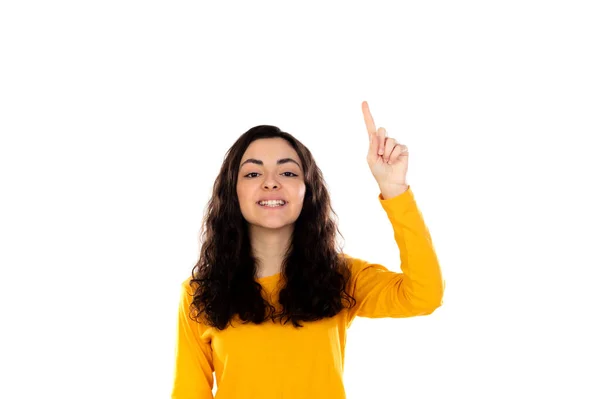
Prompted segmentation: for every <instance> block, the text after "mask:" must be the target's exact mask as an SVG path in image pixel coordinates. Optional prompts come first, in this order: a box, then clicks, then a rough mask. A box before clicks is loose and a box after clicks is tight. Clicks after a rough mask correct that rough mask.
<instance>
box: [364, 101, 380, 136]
mask: <svg viewBox="0 0 600 399" xmlns="http://www.w3.org/2000/svg"><path fill="white" fill-rule="evenodd" d="M362 112H363V116H364V117H365V125H367V132H369V138H370V137H371V135H373V134H375V133H376V132H377V129H376V128H375V121H374V120H373V116H371V111H369V104H367V102H366V101H363V102H362Z"/></svg>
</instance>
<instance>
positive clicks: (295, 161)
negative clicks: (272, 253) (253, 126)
mask: <svg viewBox="0 0 600 399" xmlns="http://www.w3.org/2000/svg"><path fill="white" fill-rule="evenodd" d="M302 168H303V165H302V164H301V162H300V157H299V156H298V153H297V152H296V151H295V150H294V149H293V148H292V146H291V145H290V144H289V143H288V142H287V141H286V140H284V139H282V138H279V137H277V138H269V139H258V140H255V141H253V142H252V143H251V144H250V145H249V146H248V148H247V149H246V151H245V152H244V155H243V156H242V160H241V163H240V171H239V173H238V179H237V195H238V200H239V203H240V208H241V211H242V215H243V216H244V219H246V221H247V222H248V223H249V224H251V225H254V226H260V227H264V228H269V229H278V228H282V227H285V226H290V225H292V226H293V224H294V222H295V221H296V219H298V216H299V215H300V212H301V211H302V203H303V201H304V193H305V191H306V186H305V184H304V174H303V169H302ZM263 199H282V200H284V201H285V205H283V206H275V207H270V206H268V205H267V206H264V205H260V204H259V201H260V200H263Z"/></svg>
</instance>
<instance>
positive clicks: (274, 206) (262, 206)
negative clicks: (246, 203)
mask: <svg viewBox="0 0 600 399" xmlns="http://www.w3.org/2000/svg"><path fill="white" fill-rule="evenodd" d="M256 204H257V205H258V206H260V207H261V208H270V209H277V208H284V207H285V206H286V205H287V204H288V202H287V201H284V203H283V205H279V204H276V205H267V204H265V205H261V204H260V202H257V203H256Z"/></svg>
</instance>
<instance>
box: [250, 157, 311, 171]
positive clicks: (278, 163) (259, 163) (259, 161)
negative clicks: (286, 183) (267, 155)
mask: <svg viewBox="0 0 600 399" xmlns="http://www.w3.org/2000/svg"><path fill="white" fill-rule="evenodd" d="M288 162H293V163H295V164H296V165H298V167H299V168H300V169H302V168H301V167H300V164H299V163H298V162H296V161H295V160H293V159H292V158H283V159H279V160H277V165H282V164H284V163H288ZM247 163H255V164H257V165H264V163H263V161H261V160H260V159H254V158H248V159H246V160H245V161H244V162H243V163H242V164H241V165H240V168H241V167H242V166H244V165H245V164H247Z"/></svg>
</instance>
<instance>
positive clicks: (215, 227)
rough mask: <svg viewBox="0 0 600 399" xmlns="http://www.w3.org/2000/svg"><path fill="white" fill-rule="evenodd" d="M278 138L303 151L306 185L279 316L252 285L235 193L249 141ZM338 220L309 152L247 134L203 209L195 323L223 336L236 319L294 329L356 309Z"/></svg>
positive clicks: (277, 133) (266, 133)
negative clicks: (271, 322)
mask: <svg viewBox="0 0 600 399" xmlns="http://www.w3.org/2000/svg"><path fill="white" fill-rule="evenodd" d="M276 137H279V138H283V139H285V140H287V141H288V142H289V144H290V145H291V146H292V147H293V148H294V149H295V150H296V152H297V153H298V155H299V157H300V160H301V161H302V165H303V173H304V182H305V186H306V191H305V195H304V202H303V205H302V211H301V212H300V215H299V216H298V219H297V220H296V222H295V223H294V230H293V234H292V239H291V242H290V245H289V247H288V249H287V252H286V253H285V256H284V261H283V264H282V272H281V277H282V280H283V284H284V285H282V288H281V290H280V292H279V303H280V305H281V311H280V312H279V313H276V312H275V311H276V309H275V307H273V306H272V305H271V304H270V303H269V302H268V301H266V300H265V299H264V298H263V296H262V295H261V290H262V286H261V284H260V283H258V282H257V281H255V280H254V279H255V277H256V259H255V257H254V256H253V255H252V251H251V245H250V238H249V235H248V226H247V224H248V223H247V221H246V220H245V219H244V217H243V215H242V213H241V209H240V204H239V200H238V197H237V191H236V184H237V179H238V173H239V164H240V162H241V159H242V156H243V154H244V152H245V151H246V149H247V148H248V146H249V145H250V143H252V142H253V141H254V140H257V139H262V138H276ZM336 220H337V214H336V213H335V212H334V211H333V209H332V207H331V203H330V197H329V193H328V191H327V188H326V183H325V181H324V179H323V176H322V173H321V170H320V169H319V167H318V166H317V164H316V163H315V160H314V159H313V156H312V154H311V152H310V151H309V150H308V148H306V147H305V146H304V145H303V144H302V143H301V142H300V141H298V140H297V139H296V138H295V137H294V136H292V135H291V134H289V133H287V132H284V131H281V130H280V129H279V128H278V127H276V126H272V125H259V126H255V127H253V128H251V129H249V130H248V131H247V132H246V133H244V134H243V135H241V136H240V137H239V138H238V139H237V141H236V142H235V143H234V144H233V145H232V146H231V148H230V149H229V150H228V151H227V153H226V154H225V159H224V161H223V165H222V166H221V170H220V172H219V174H218V176H217V178H216V180H215V183H214V185H213V190H212V197H211V198H210V200H209V201H208V204H207V206H206V208H205V213H204V220H203V223H202V229H201V232H200V241H201V249H200V257H199V260H198V262H197V263H196V265H195V266H194V268H193V269H192V276H191V279H190V282H189V284H190V286H191V287H192V289H193V290H192V291H193V292H194V298H193V300H192V303H191V306H190V310H191V311H193V313H195V314H194V315H193V316H192V318H193V319H195V320H196V321H198V322H204V323H206V324H207V325H210V326H213V327H216V328H217V329H219V330H223V329H225V328H226V327H227V325H228V324H229V323H230V322H231V321H232V318H233V317H234V316H235V315H238V316H239V319H240V320H242V322H243V323H244V324H246V323H248V322H252V323H255V324H262V323H263V322H264V321H266V320H267V319H269V318H270V319H271V320H277V319H279V320H280V321H283V322H284V324H286V323H288V322H289V321H290V320H291V321H292V323H293V325H294V327H296V328H297V327H303V326H302V324H301V323H300V322H301V321H316V320H320V319H324V318H328V317H332V316H335V315H336V314H338V313H339V312H340V311H341V310H342V309H343V308H345V307H348V308H352V307H353V306H355V305H356V300H355V298H353V297H352V295H350V293H349V292H348V287H349V282H350V275H351V272H350V267H349V262H348V259H346V258H345V256H344V254H343V251H342V250H341V248H340V249H339V250H338V247H337V242H336V233H339V230H338V226H337V222H336ZM340 235H341V233H340ZM342 237H343V236H342ZM194 287H195V290H194ZM343 302H345V303H343ZM267 309H268V310H267Z"/></svg>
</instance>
